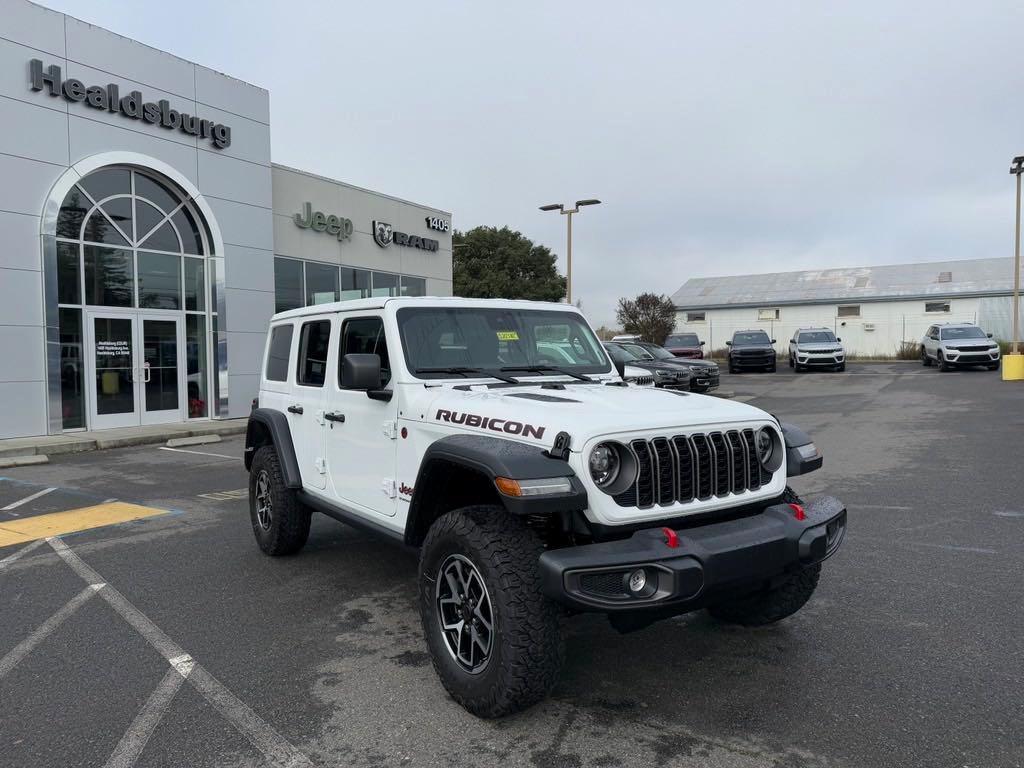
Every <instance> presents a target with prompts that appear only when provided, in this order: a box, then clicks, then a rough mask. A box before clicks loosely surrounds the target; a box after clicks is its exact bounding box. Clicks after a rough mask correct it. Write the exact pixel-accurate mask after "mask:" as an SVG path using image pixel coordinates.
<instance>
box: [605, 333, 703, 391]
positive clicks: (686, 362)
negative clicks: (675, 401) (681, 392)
mask: <svg viewBox="0 0 1024 768" xmlns="http://www.w3.org/2000/svg"><path fill="white" fill-rule="evenodd" d="M622 346H624V347H626V349H628V350H629V351H630V352H633V353H634V354H643V355H647V356H649V357H651V358H653V359H654V360H655V361H656V362H659V363H663V364H665V365H674V366H676V367H677V368H681V369H684V370H687V371H689V372H690V391H691V392H707V391H708V390H709V389H714V388H715V387H717V386H718V365H717V364H716V363H713V362H711V361H710V360H696V359H694V358H692V357H690V358H687V357H676V356H675V355H673V354H672V353H671V352H669V351H668V350H667V349H665V348H664V347H659V346H658V345H657V344H651V343H650V342H649V341H636V342H633V343H632V344H629V343H626V344H623V345H622Z"/></svg>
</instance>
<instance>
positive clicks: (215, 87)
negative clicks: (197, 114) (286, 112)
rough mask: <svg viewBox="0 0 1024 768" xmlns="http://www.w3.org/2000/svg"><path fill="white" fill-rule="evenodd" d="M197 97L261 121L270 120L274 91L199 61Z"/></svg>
mask: <svg viewBox="0 0 1024 768" xmlns="http://www.w3.org/2000/svg"><path fill="white" fill-rule="evenodd" d="M195 72H196V100H197V101H199V102H201V103H203V104H207V105H209V106H214V107H218V108H219V109H223V110H225V111H227V112H233V113H234V114H236V115H242V116H243V117H248V118H250V119H252V120H257V121H259V122H261V123H269V122H270V93H269V91H266V90H264V89H263V88H259V87H257V86H255V85H251V84H249V83H246V82H243V81H241V80H236V79H235V78H233V77H228V76H227V75H222V74H221V73H220V72H215V71H213V70H212V69H208V68H207V67H203V66H200V65H199V64H196V65H195Z"/></svg>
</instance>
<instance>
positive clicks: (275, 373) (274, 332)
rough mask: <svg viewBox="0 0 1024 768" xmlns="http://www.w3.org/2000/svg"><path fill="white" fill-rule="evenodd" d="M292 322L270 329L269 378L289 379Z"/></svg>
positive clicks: (269, 379)
mask: <svg viewBox="0 0 1024 768" xmlns="http://www.w3.org/2000/svg"><path fill="white" fill-rule="evenodd" d="M294 330H295V327H294V326H293V325H291V324H288V325H278V326H276V327H275V328H272V329H271V330H270V349H269V350H268V351H267V380H268V381H288V358H289V356H290V355H291V351H292V333H293V332H294Z"/></svg>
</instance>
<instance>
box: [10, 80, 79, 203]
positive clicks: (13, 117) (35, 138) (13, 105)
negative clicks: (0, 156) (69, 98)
mask: <svg viewBox="0 0 1024 768" xmlns="http://www.w3.org/2000/svg"><path fill="white" fill-rule="evenodd" d="M62 101H63V99H62ZM0 125H3V126H8V128H5V130H4V131H3V134H2V136H0V152H6V153H7V154H11V155H18V156H20V157H27V158H29V159H30V160H43V161H45V162H48V163H60V164H61V165H67V164H68V116H67V114H66V113H64V112H57V111H56V110H53V109H44V108H42V107H37V106H35V105H33V104H29V103H28V102H25V101H17V100H15V99H7V98H0ZM15 126H16V127H15ZM0 183H4V182H3V180H0Z"/></svg>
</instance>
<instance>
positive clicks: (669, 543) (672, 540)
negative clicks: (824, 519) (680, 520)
mask: <svg viewBox="0 0 1024 768" xmlns="http://www.w3.org/2000/svg"><path fill="white" fill-rule="evenodd" d="M801 511H803V510H801ZM661 532H662V533H664V534H665V546H666V547H668V548H669V549H675V548H676V547H678V546H679V537H678V536H677V535H676V532H675V531H673V530H672V529H671V528H662V529H661Z"/></svg>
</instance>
